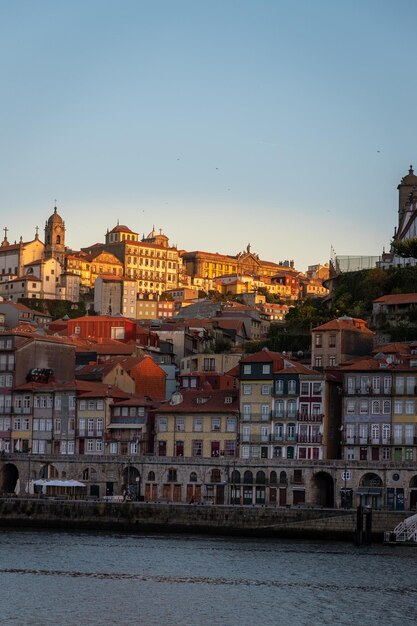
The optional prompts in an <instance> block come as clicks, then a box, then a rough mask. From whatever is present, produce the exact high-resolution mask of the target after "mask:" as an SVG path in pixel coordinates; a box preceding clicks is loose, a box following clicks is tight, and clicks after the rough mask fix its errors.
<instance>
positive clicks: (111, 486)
mask: <svg viewBox="0 0 417 626" xmlns="http://www.w3.org/2000/svg"><path fill="white" fill-rule="evenodd" d="M113 493H114V483H112V482H107V483H106V496H112V495H113Z"/></svg>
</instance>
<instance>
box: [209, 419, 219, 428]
mask: <svg viewBox="0 0 417 626" xmlns="http://www.w3.org/2000/svg"><path fill="white" fill-rule="evenodd" d="M211 430H220V417H212V418H211Z"/></svg>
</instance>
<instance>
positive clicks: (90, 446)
mask: <svg viewBox="0 0 417 626" xmlns="http://www.w3.org/2000/svg"><path fill="white" fill-rule="evenodd" d="M93 450H94V439H87V452H93Z"/></svg>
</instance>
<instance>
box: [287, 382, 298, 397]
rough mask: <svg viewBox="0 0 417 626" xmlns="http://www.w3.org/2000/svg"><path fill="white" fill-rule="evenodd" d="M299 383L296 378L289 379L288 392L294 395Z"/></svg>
mask: <svg viewBox="0 0 417 626" xmlns="http://www.w3.org/2000/svg"><path fill="white" fill-rule="evenodd" d="M296 387H297V383H296V381H295V380H289V381H288V393H289V394H291V395H294V394H295V393H296Z"/></svg>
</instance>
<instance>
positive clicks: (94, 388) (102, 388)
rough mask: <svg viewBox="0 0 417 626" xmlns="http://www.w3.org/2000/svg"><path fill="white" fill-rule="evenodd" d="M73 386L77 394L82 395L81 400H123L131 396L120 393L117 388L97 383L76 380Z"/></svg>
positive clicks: (124, 392) (123, 392)
mask: <svg viewBox="0 0 417 626" xmlns="http://www.w3.org/2000/svg"><path fill="white" fill-rule="evenodd" d="M75 386H76V389H77V392H78V393H79V394H80V395H82V397H83V398H113V399H114V400H115V399H120V400H124V399H126V398H130V395H131V394H129V393H127V392H126V391H122V390H121V389H119V387H116V386H114V385H107V384H105V383H101V382H99V381H91V380H76V381H75Z"/></svg>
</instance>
